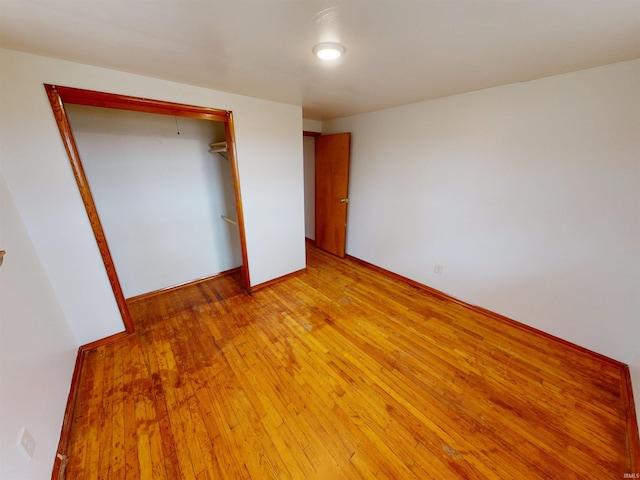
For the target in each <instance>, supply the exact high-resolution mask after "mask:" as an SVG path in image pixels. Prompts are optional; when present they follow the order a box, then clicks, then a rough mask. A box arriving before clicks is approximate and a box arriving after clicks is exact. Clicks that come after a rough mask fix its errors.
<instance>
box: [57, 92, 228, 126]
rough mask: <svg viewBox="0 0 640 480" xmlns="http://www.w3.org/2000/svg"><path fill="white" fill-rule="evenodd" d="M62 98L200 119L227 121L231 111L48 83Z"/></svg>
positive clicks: (72, 101) (74, 101) (87, 103)
mask: <svg viewBox="0 0 640 480" xmlns="http://www.w3.org/2000/svg"><path fill="white" fill-rule="evenodd" d="M50 87H52V88H53V89H54V90H55V91H57V92H58V94H59V95H60V96H61V97H62V98H63V101H64V102H65V103H73V104H75V105H86V106H90V107H104V108H114V109H117V110H130V111H133V112H145V113H159V114H162V115H174V116H177V117H189V118H199V119H201V120H213V121H217V122H225V123H226V122H228V121H229V116H230V114H231V112H229V111H228V110H219V109H217V108H208V107H197V106H194V105H185V104H181V103H172V102H165V101H162V100H151V99H149V98H142V97H131V96H128V95H119V94H115V93H104V92H95V91H93V90H84V89H81V88H72V87H62V86H56V85H50Z"/></svg>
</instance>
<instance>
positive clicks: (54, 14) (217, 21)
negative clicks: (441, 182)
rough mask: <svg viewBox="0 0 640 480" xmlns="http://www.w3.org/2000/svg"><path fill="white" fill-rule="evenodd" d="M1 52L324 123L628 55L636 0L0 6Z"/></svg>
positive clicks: (149, 1)
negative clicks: (328, 58) (247, 100)
mask: <svg viewBox="0 0 640 480" xmlns="http://www.w3.org/2000/svg"><path fill="white" fill-rule="evenodd" d="M320 41H338V42H340V43H342V44H343V45H344V46H345V47H346V49H347V51H346V54H345V55H344V57H343V58H341V59H340V60H338V61H337V62H335V63H333V64H326V63H323V62H321V61H320V60H318V59H316V58H315V57H313V55H312V54H311V48H312V47H313V45H314V44H316V43H318V42H320ZM0 46H2V47H4V48H9V49H15V50H21V51H25V52H31V53H36V54H40V55H46V56H52V57H57V58H62V59H67V60H73V61H76V62H81V63H87V64H92V65H98V66H103V67H107V68H112V69H116V70H123V71H127V72H133V73H138V74H143V75H148V76H152V77H157V78H163V79H167V80H173V81H176V82H182V83H187V84H192V85H199V86H204V87H209V88H213V89H216V90H222V91H227V92H233V93H239V94H244V95H249V96H253V97H259V98H264V99H270V100H276V101H281V102H286V103H293V104H298V105H302V106H303V111H304V116H305V118H311V119H320V120H324V119H329V118H335V117H342V116H346V115H352V114H356V113H362V112H368V111H373V110H378V109H382V108H387V107H392V106H397V105H403V104H407V103H412V102H416V101H420V100H427V99H432V98H437V97H443V96H447V95H453V94H456V93H462V92H468V91H472V90H479V89H482V88H487V87H492V86H497V85H504V84H508V83H513V82H522V81H527V80H532V79H535V78H540V77H545V76H549V75H555V74H559V73H564V72H570V71H575V70H579V69H583V68H589V67H594V66H598V65H605V64H608V63H614V62H618V61H623V60H629V59H633V58H639V57H640V0H466V1H462V0H442V1H433V0H423V1H418V0H415V1H409V0H335V1H332V2H326V1H316V0H256V1H244V0H124V1H123V0H0Z"/></svg>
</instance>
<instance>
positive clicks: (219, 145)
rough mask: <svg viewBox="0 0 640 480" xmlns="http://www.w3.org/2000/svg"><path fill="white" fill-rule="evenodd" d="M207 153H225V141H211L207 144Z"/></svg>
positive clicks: (226, 150)
mask: <svg viewBox="0 0 640 480" xmlns="http://www.w3.org/2000/svg"><path fill="white" fill-rule="evenodd" d="M209 147H211V148H209V153H225V152H228V151H229V150H228V149H227V142H213V143H210V144H209Z"/></svg>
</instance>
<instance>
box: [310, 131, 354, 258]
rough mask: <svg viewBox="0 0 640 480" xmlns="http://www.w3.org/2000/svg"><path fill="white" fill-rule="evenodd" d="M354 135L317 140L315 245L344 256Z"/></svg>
mask: <svg viewBox="0 0 640 480" xmlns="http://www.w3.org/2000/svg"><path fill="white" fill-rule="evenodd" d="M350 147H351V134H350V133H338V134H335V135H321V136H319V137H316V232H315V233H316V245H317V246H318V247H319V248H321V249H323V250H326V251H327V252H330V253H333V254H334V255H338V256H339V257H344V255H345V246H346V241H347V206H348V203H349V195H348V193H349V158H350V155H349V150H350Z"/></svg>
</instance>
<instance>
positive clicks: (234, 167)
mask: <svg viewBox="0 0 640 480" xmlns="http://www.w3.org/2000/svg"><path fill="white" fill-rule="evenodd" d="M228 119H229V121H228V122H226V123H225V124H224V130H225V135H226V137H227V158H228V160H229V167H230V168H231V177H232V178H233V193H235V196H236V222H237V224H238V231H239V233H240V252H241V253H242V284H243V286H244V289H245V291H246V292H247V293H251V276H250V275H249V256H248V255H247V237H246V230H245V228H244V208H243V207H242V195H241V194H240V171H239V170H238V162H237V161H236V134H235V130H234V127H233V113H232V112H228Z"/></svg>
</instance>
